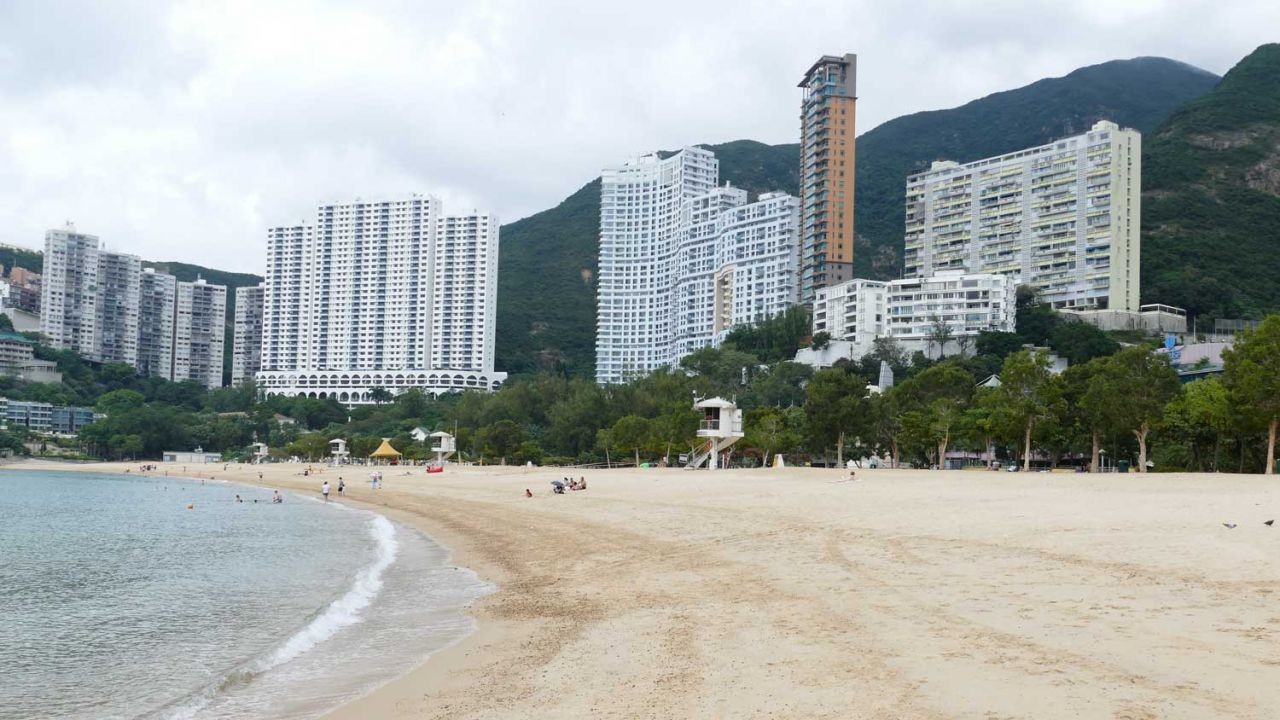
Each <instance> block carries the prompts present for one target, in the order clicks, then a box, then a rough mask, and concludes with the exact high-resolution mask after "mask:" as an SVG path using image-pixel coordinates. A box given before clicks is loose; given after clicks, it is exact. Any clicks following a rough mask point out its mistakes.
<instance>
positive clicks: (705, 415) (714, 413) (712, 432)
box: [684, 397, 745, 470]
mask: <svg viewBox="0 0 1280 720" xmlns="http://www.w3.org/2000/svg"><path fill="white" fill-rule="evenodd" d="M693 407H694V408H695V409H697V410H698V411H700V412H701V414H702V420H701V422H699V423H698V437H700V438H707V444H706V445H704V446H703V447H702V448H700V449H699V450H698V452H696V453H694V455H693V458H692V459H691V460H689V464H687V465H685V466H684V469H685V470H696V469H698V468H700V467H702V464H703V463H707V469H708V470H717V469H719V467H720V453H722V452H724V451H725V450H727V449H729V446H730V445H732V444H734V443H736V442H738V440H739V439H741V438H742V436H743V435H744V434H745V433H743V432H742V411H741V410H739V409H738V406H737V405H735V404H733V403H731V402H729V401H728V400H725V399H724V398H720V397H713V398H708V399H706V400H699V401H697V402H695V403H694V404H693Z"/></svg>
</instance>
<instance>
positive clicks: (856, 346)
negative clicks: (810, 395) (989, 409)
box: [797, 271, 1017, 363]
mask: <svg viewBox="0 0 1280 720" xmlns="http://www.w3.org/2000/svg"><path fill="white" fill-rule="evenodd" d="M1016 293H1017V281H1016V279H1014V278H1012V277H1009V276H1007V275H998V274H995V273H967V274H966V273H963V272H959V271H946V272H940V273H937V274H936V275H933V276H932V277H927V278H902V279H900V280H890V281H887V282H882V281H877V280H864V279H856V278H855V279H853V280H849V281H847V282H843V283H840V284H839V285H833V286H831V287H826V288H821V289H819V290H818V291H817V293H816V294H815V297H814V304H813V333H814V335H818V334H819V333H826V334H827V335H828V336H829V337H830V340H831V345H829V346H828V348H827V349H824V351H823V352H821V353H814V352H811V353H808V354H805V353H803V352H802V353H801V355H803V356H804V357H800V356H797V361H798V362H805V361H806V359H807V358H808V359H813V360H816V361H819V362H823V363H830V362H833V358H834V355H835V354H837V353H842V352H845V351H847V352H848V353H849V355H847V357H848V359H851V360H856V359H858V358H860V357H862V356H864V355H866V354H868V353H870V352H871V351H872V349H873V345H874V342H875V340H876V338H880V337H891V338H893V339H894V340H895V341H896V342H897V343H898V344H899V345H900V346H901V347H902V348H903V349H904V350H906V351H908V352H915V351H920V352H924V353H926V354H929V355H941V354H955V353H964V352H968V351H970V350H972V349H973V340H974V339H976V338H977V336H978V333H981V332H984V331H1003V332H1012V331H1013V329H1014V325H1015V319H1016V315H1017V299H1016ZM835 359H838V358H835Z"/></svg>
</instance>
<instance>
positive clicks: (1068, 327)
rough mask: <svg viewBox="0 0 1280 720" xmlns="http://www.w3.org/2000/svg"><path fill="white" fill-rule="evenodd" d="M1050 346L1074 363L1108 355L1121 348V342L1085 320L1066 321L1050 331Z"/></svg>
mask: <svg viewBox="0 0 1280 720" xmlns="http://www.w3.org/2000/svg"><path fill="white" fill-rule="evenodd" d="M1049 347H1051V348H1053V351H1054V352H1056V353H1057V354H1058V355H1059V356H1061V357H1064V358H1066V359H1067V362H1069V363H1071V364H1072V365H1078V364H1081V363H1086V362H1089V361H1090V360H1092V359H1094V358H1098V357H1106V356H1108V355H1112V354H1114V353H1115V352H1116V351H1117V350H1119V349H1120V343H1117V342H1116V341H1115V340H1112V339H1111V338H1109V337H1107V334H1106V333H1104V332H1102V331H1101V330H1099V329H1098V328H1096V327H1094V326H1092V325H1090V324H1088V323H1085V322H1064V323H1061V324H1060V325H1058V326H1057V327H1056V328H1054V329H1053V331H1052V332H1051V333H1049Z"/></svg>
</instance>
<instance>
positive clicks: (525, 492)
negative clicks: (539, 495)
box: [524, 488, 533, 498]
mask: <svg viewBox="0 0 1280 720" xmlns="http://www.w3.org/2000/svg"><path fill="white" fill-rule="evenodd" d="M524 496H525V497H527V498H531V497H533V491H532V490H530V489H529V488H525V489H524Z"/></svg>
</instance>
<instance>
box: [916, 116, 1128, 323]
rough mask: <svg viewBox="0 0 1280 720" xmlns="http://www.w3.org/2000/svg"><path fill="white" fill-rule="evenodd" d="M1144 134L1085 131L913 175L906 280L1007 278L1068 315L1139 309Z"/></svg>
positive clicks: (1102, 128) (1106, 128)
mask: <svg viewBox="0 0 1280 720" xmlns="http://www.w3.org/2000/svg"><path fill="white" fill-rule="evenodd" d="M1141 178H1142V137H1141V135H1140V134H1139V133H1138V132H1137V131H1136V130H1130V129H1127V128H1123V129H1122V128H1120V127H1119V126H1118V125H1116V124H1115V123H1112V122H1108V121H1100V122H1098V123H1096V124H1094V125H1093V127H1092V128H1090V130H1089V131H1088V132H1086V133H1083V134H1081V135H1075V136H1072V137H1068V138H1063V139H1061V140H1057V141H1055V142H1052V143H1049V144H1046V145H1041V146H1039V147H1034V148H1028V149H1026V150H1020V151H1018V152H1013V153H1008V154H1006V155H1001V156H998V157H993V158H986V159H984V160H978V161H975V162H971V163H965V164H960V163H955V162H950V161H942V162H935V163H933V166H932V167H931V168H930V169H929V170H928V171H927V172H923V173H919V174H916V175H912V176H910V177H909V178H907V185H906V243H905V251H904V256H903V259H904V267H905V274H906V275H907V276H908V277H928V276H930V275H933V274H934V273H936V272H938V271H945V270H962V271H964V272H970V273H998V274H1002V275H1008V276H1010V277H1016V278H1019V280H1020V282H1021V283H1022V284H1026V285H1030V286H1032V287H1034V288H1035V289H1036V290H1037V291H1038V293H1039V296H1040V299H1041V300H1043V301H1045V302H1047V303H1050V304H1051V305H1053V306H1054V307H1055V308H1059V309H1098V310H1119V311H1125V312H1137V311H1138V309H1139V279H1138V278H1139V258H1140V251H1141V247H1140V243H1139V228H1140V225H1141V211H1142V208H1141V195H1140V192H1141Z"/></svg>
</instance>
